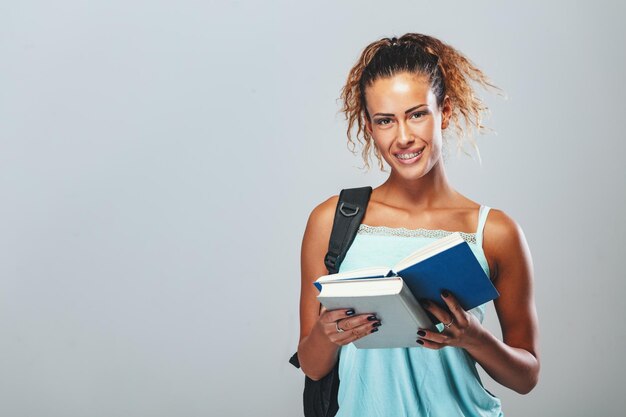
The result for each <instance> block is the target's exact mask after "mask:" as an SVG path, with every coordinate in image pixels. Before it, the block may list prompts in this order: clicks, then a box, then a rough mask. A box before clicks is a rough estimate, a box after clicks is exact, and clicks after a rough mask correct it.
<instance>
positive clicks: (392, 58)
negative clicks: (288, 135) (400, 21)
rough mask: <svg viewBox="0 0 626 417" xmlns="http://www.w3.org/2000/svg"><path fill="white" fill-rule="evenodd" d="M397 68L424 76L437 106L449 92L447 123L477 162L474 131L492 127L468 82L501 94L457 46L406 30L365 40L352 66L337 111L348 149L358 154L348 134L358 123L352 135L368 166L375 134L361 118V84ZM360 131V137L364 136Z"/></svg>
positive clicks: (460, 147)
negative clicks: (485, 123) (344, 123)
mask: <svg viewBox="0 0 626 417" xmlns="http://www.w3.org/2000/svg"><path fill="white" fill-rule="evenodd" d="M401 72H408V73H412V74H417V75H424V76H427V77H428V79H429V80H430V86H431V89H432V91H433V93H434V94H435V96H436V98H437V106H439V107H441V105H442V104H443V100H444V98H445V96H446V95H448V96H449V97H450V104H451V105H452V114H451V116H450V122H451V123H452V124H454V128H455V133H456V135H457V153H458V151H460V150H463V152H464V153H465V154H466V155H469V154H468V153H467V152H465V150H464V149H463V145H464V138H466V137H467V139H468V140H469V142H470V144H471V145H472V147H473V148H474V149H475V150H476V153H477V155H478V159H479V163H481V159H480V152H479V151H478V146H477V144H476V141H475V140H474V138H473V131H474V130H477V131H478V132H479V133H483V132H484V131H485V130H492V129H489V128H487V127H486V126H483V125H482V120H483V115H488V114H489V113H490V111H489V109H488V108H487V106H485V105H484V104H483V102H482V101H481V100H480V99H479V98H478V97H476V95H475V93H474V89H473V88H472V85H471V84H470V82H471V81H474V82H476V83H478V84H480V85H481V86H482V87H483V88H485V89H488V88H492V89H494V90H497V91H498V95H501V96H503V95H504V94H502V93H503V92H502V90H501V89H500V88H498V87H496V86H495V85H494V84H493V83H492V82H491V81H490V80H489V79H488V78H487V77H486V76H485V74H483V72H482V71H481V70H479V69H478V68H477V67H476V66H474V65H473V64H472V62H471V61H470V60H469V59H468V58H467V57H465V56H464V55H463V54H461V53H460V52H459V51H457V50H456V49H454V48H453V47H451V46H450V45H447V44H446V43H444V42H442V41H440V40H439V39H436V38H433V37H431V36H427V35H423V34H420V33H407V34H405V35H403V36H401V37H400V38H395V37H393V38H382V39H380V40H378V41H376V42H373V43H371V44H369V45H368V46H367V47H366V48H365V49H364V50H363V52H362V53H361V56H360V58H359V59H358V61H357V63H356V64H355V65H354V66H353V67H352V69H351V70H350V73H349V74H348V79H347V82H346V84H345V85H344V87H343V88H342V90H341V100H342V101H343V106H342V109H341V112H343V113H344V114H345V117H346V120H348V129H347V134H348V149H350V146H351V147H352V149H350V151H351V152H352V153H353V154H355V153H356V151H355V146H356V142H355V141H354V140H353V139H352V135H351V132H352V129H353V126H354V125H355V124H356V125H357V128H358V129H357V133H356V138H357V140H358V142H359V143H361V144H363V145H364V147H363V150H362V156H363V160H364V161H365V166H366V167H367V169H369V167H370V166H369V159H370V157H371V155H370V150H371V148H372V145H373V139H372V137H371V135H370V134H369V133H368V132H367V130H366V129H365V120H366V119H367V120H368V121H369V120H370V115H369V114H368V112H367V108H366V106H365V88H366V87H367V86H371V85H372V84H373V83H374V81H376V80H377V79H379V78H388V77H392V76H393V75H395V74H398V73H401ZM360 136H362V137H363V139H362V140H361V138H360ZM444 139H446V137H445V136H444ZM446 140H447V139H446ZM373 148H374V154H375V155H376V157H377V159H378V163H379V166H380V169H381V171H385V169H384V166H383V160H382V157H381V155H380V153H379V151H378V149H377V148H376V146H373Z"/></svg>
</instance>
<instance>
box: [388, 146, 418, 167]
mask: <svg viewBox="0 0 626 417" xmlns="http://www.w3.org/2000/svg"><path fill="white" fill-rule="evenodd" d="M423 151H424V148H422V149H418V150H416V151H409V152H400V153H395V154H394V156H395V157H396V159H397V160H398V161H400V162H401V163H403V164H405V165H408V164H412V163H414V162H416V161H417V160H419V159H420V157H421V156H422V152H423Z"/></svg>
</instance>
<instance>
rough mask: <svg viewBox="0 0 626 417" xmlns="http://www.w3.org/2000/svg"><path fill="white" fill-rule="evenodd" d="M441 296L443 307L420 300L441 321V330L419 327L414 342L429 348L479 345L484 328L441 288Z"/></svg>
mask: <svg viewBox="0 0 626 417" xmlns="http://www.w3.org/2000/svg"><path fill="white" fill-rule="evenodd" d="M441 297H442V299H443V301H444V302H445V304H446V308H445V309H444V308H442V307H440V306H439V305H437V304H436V303H432V302H429V301H428V300H423V301H422V306H423V307H424V308H425V309H427V310H428V311H429V312H430V313H431V314H433V315H434V316H435V317H437V319H438V320H439V321H440V322H441V323H442V325H441V331H440V330H436V331H432V330H430V329H419V330H418V332H417V339H416V342H417V343H418V344H419V345H421V346H424V347H427V348H430V349H441V348H442V347H445V346H457V347H462V348H466V349H468V348H471V347H473V346H478V345H480V343H481V340H482V335H483V334H484V331H485V330H484V328H483V327H482V324H481V323H480V322H479V321H478V319H477V318H476V317H475V316H474V315H473V314H470V313H468V312H467V311H465V310H464V309H463V307H461V305H460V304H459V302H458V300H457V299H456V297H455V296H454V294H452V293H450V292H449V291H447V290H443V291H442V293H441Z"/></svg>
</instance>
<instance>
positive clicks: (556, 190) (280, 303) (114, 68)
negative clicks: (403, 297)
mask: <svg viewBox="0 0 626 417" xmlns="http://www.w3.org/2000/svg"><path fill="white" fill-rule="evenodd" d="M623 20H624V8H623V6H620V5H618V2H606V1H604V2H594V3H590V2H585V3H580V4H575V3H574V2H569V1H553V2H535V1H527V2H515V4H503V2H495V1H493V2H471V3H470V2H436V3H435V2H428V3H426V2H419V1H410V2H408V1H407V2H404V1H403V2H400V1H395V2H385V3H383V2H362V1H316V2H308V3H304V2H287V1H284V2H283V1H272V2H253V1H249V2H242V1H232V2H217V1H193V0H183V1H178V2H163V1H134V2H128V1H120V0H109V1H106V2H105V1H100V2H88V1H78V0H76V1H69V0H60V1H56V2H48V1H28V0H23V1H19V2H9V1H2V3H1V4H0V56H1V57H2V59H1V60H0V146H1V149H0V193H1V196H2V204H1V205H0V245H1V247H0V297H1V301H0V332H1V336H0V415H3V416H13V417H18V416H64V417H70V416H94V417H96V416H103V417H104V416H106V417H114V416H207V415H211V416H245V415H255V416H279V415H280V416H296V415H300V412H301V411H300V410H301V406H300V398H301V397H300V396H301V390H302V383H303V374H302V373H301V372H300V371H299V370H296V369H295V368H293V367H292V366H291V365H290V364H289V363H288V362H287V359H288V358H289V356H290V355H291V353H293V351H294V350H295V348H296V345H297V340H298V326H299V325H298V296H299V286H300V281H299V280H300V275H299V272H300V269H299V255H300V243H301V239H302V234H303V231H304V227H305V223H306V220H307V217H308V214H309V213H310V211H311V209H312V208H313V207H314V206H315V205H317V204H318V203H320V202H321V201H323V200H325V199H326V198H328V197H329V196H331V195H333V194H336V193H338V191H339V190H340V189H341V188H345V187H351V186H362V185H372V186H377V185H379V184H380V183H381V182H382V181H383V180H384V179H385V174H381V173H379V172H377V170H376V168H375V167H374V169H373V170H372V171H370V172H369V173H364V172H363V171H362V170H360V169H359V167H361V165H362V163H361V159H360V156H359V155H357V156H353V155H352V154H351V153H350V152H349V151H348V150H347V148H346V137H345V127H346V124H345V121H344V120H343V118H342V116H341V115H340V114H339V113H338V111H339V105H340V103H339V101H337V98H338V97H339V90H340V88H341V86H342V85H343V82H344V81H345V78H346V76H347V74H348V70H349V69H350V67H351V66H352V65H353V63H354V61H355V60H356V58H357V57H358V54H359V53H360V51H361V50H362V48H363V47H365V46H366V45H367V44H369V43H370V42H372V41H375V40H377V39H379V38H380V37H384V36H393V35H396V36H400V35H402V34H404V33H405V32H410V31H412V32H422V33H427V34H430V35H434V36H437V37H440V38H441V39H442V40H444V41H446V42H449V43H450V44H452V45H453V46H455V47H457V48H459V49H460V50H461V51H462V52H464V53H465V54H467V55H468V56H469V57H470V58H471V59H472V60H473V61H474V62H475V63H476V64H477V65H478V66H479V67H480V68H481V69H483V70H484V71H485V72H486V73H487V74H488V75H489V76H490V77H491V78H492V79H493V81H494V82H495V83H496V84H497V85H499V86H500V87H502V88H503V89H504V90H505V91H506V92H507V93H508V96H509V98H508V100H503V99H501V98H499V97H497V96H495V95H484V94H483V96H484V97H485V98H486V100H487V103H488V105H489V106H490V107H491V109H492V111H493V116H492V118H490V119H488V120H487V121H486V123H487V125H489V126H491V127H492V128H494V129H495V130H496V131H497V132H498V134H497V135H495V134H489V135H485V136H482V137H479V139H478V141H479V142H478V143H479V145H480V149H481V156H482V158H483V164H482V166H481V165H479V164H478V163H477V162H476V160H472V159H471V158H469V157H466V156H461V157H460V158H456V157H450V158H449V160H448V162H447V166H448V172H449V175H450V180H451V182H452V184H453V185H454V186H455V187H456V188H457V189H458V190H459V191H460V192H462V193H463V194H465V195H467V196H468V197H470V198H472V199H474V200H475V201H478V202H481V203H483V204H486V205H489V206H491V207H495V208H499V209H502V210H504V211H505V212H507V213H508V214H509V215H511V216H512V217H513V218H514V219H516V220H517V221H518V223H520V225H521V226H522V228H523V229H524V231H525V233H526V237H527V240H528V243H529V245H530V248H531V252H532V255H533V260H534V266H535V279H536V301H537V309H538V313H539V317H540V330H541V357H542V372H541V380H540V383H539V384H538V386H537V387H536V388H535V390H534V391H532V392H531V393H530V394H528V395H526V396H521V395H517V394H515V393H514V392H512V391H510V390H508V389H506V388H504V387H502V386H499V385H498V384H496V383H495V382H494V381H492V380H491V379H490V378H489V377H487V376H485V374H484V373H483V374H482V375H483V376H484V382H485V384H486V386H487V387H488V389H490V390H491V391H492V392H494V393H495V394H496V395H498V396H500V397H501V398H502V401H503V406H504V412H505V415H506V416H511V417H513V416H529V415H537V416H590V415H598V416H600V415H601V416H618V415H622V413H623V409H624V407H625V406H626V399H625V396H624V395H623V394H622V389H623V382H622V381H623V375H624V372H625V371H626V369H625V366H624V361H623V359H622V353H620V352H622V350H623V345H624V342H625V335H626V332H625V326H624V324H623V322H622V319H623V298H624V279H625V277H624V273H623V272H622V271H623V268H621V264H622V261H623V259H624V243H623V238H624V235H625V232H626V225H625V221H624V220H623V213H624V212H625V211H626V203H625V199H626V193H625V191H624V190H625V188H626V187H625V181H624V180H625V175H624V171H623V168H622V164H623V161H624V153H625V151H626V145H625V143H626V142H625V141H624V133H623V131H624V128H623V120H624V110H625V108H624V104H623V103H624V101H623V100H624V97H625V96H626V94H625V93H626V91H625V90H626V88H625V87H624V86H625V84H624V82H623V75H624V73H625V72H626V62H625V55H626V54H625V52H624V48H623V45H622V41H623V39H624V38H625V37H626V33H625V29H624V26H623ZM488 314H489V319H488V320H487V322H486V325H487V326H488V327H489V328H490V329H491V330H492V331H494V332H495V333H496V334H499V332H498V326H497V321H496V320H495V315H494V311H493V309H491V310H488Z"/></svg>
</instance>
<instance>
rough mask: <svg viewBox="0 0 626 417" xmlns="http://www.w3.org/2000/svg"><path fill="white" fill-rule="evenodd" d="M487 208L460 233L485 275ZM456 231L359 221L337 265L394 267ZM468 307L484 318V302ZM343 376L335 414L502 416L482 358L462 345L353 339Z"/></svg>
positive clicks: (343, 357)
mask: <svg viewBox="0 0 626 417" xmlns="http://www.w3.org/2000/svg"><path fill="white" fill-rule="evenodd" d="M489 209H490V208H489V207H487V206H480V210H479V215H478V228H477V230H476V232H475V233H464V232H461V236H462V237H463V238H464V239H465V240H466V241H467V242H468V244H469V246H470V248H471V249H472V252H473V253H474V254H475V255H476V257H477V258H478V261H479V262H480V264H481V266H482V267H483V269H484V270H485V273H486V274H487V276H489V265H488V264H487V259H486V258H485V253H484V252H483V249H482V234H483V228H484V225H485V221H486V219H487V214H488V213H489ZM451 233H453V232H452V231H445V230H431V229H405V228H390V227H385V226H368V225H365V224H361V225H360V227H359V230H358V232H357V235H356V236H355V238H354V242H353V243H352V246H350V249H349V250H348V252H347V254H346V257H345V258H344V261H343V262H342V263H341V265H340V268H339V272H345V271H349V270H352V269H357V268H365V267H369V266H391V265H393V264H395V263H396V262H397V261H399V260H400V259H402V258H404V257H405V256H407V255H409V254H410V253H411V252H413V251H415V250H417V249H419V248H420V247H422V246H424V245H426V244H428V243H430V242H432V241H434V240H436V239H439V238H441V237H444V236H447V235H449V234H451ZM347 307H349V306H347ZM470 313H472V314H474V315H475V316H476V317H477V318H478V319H479V321H480V322H481V323H482V321H483V318H484V314H485V304H483V305H481V306H478V307H476V308H474V309H472V310H470ZM384 325H385V324H384V323H383V326H384ZM439 326H440V328H441V324H439ZM415 332H416V335H415V336H416V337H415V338H416V339H417V329H415ZM366 337H367V336H366ZM339 381H340V383H339V393H338V403H339V411H338V413H337V415H336V417H403V416H411V417H457V416H464V417H479V416H480V417H501V416H503V414H502V410H501V404H500V399H499V398H497V397H496V396H494V395H492V394H491V393H490V392H489V391H487V390H486V389H485V388H484V387H483V385H482V382H481V380H480V376H479V375H478V372H477V370H476V361H475V360H474V359H473V358H472V357H471V356H470V355H469V354H468V353H467V351H466V350H465V349H462V348H457V347H452V346H446V347H444V348H442V349H439V350H434V349H428V348H425V347H422V346H419V345H418V344H417V343H416V344H415V347H411V348H394V349H357V348H356V347H355V346H354V344H353V343H350V344H348V345H345V346H342V347H341V350H340V360H339Z"/></svg>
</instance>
